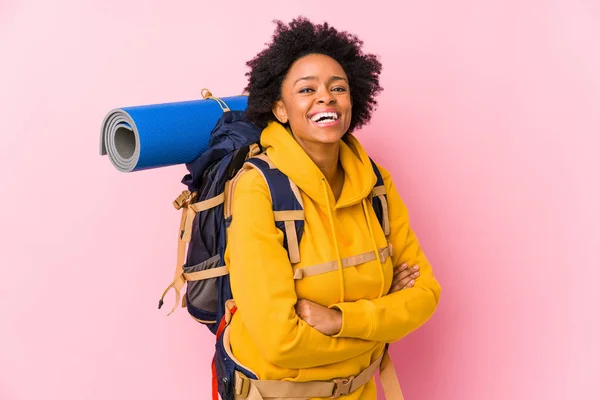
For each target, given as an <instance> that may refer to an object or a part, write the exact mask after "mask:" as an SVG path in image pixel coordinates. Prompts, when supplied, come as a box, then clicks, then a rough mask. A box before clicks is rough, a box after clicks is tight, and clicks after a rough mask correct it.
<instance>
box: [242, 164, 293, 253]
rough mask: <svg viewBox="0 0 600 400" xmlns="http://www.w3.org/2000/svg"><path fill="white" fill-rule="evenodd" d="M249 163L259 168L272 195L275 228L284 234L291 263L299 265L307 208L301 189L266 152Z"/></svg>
mask: <svg viewBox="0 0 600 400" xmlns="http://www.w3.org/2000/svg"><path fill="white" fill-rule="evenodd" d="M246 164H248V165H249V166H250V167H252V168H254V169H256V170H257V171H258V172H259V173H260V174H261V175H262V176H263V178H264V179H265V182H266V183H267V186H268V187H269V192H270V193H271V202H272V203H273V214H274V216H275V225H276V226H277V228H279V229H280V230H281V231H282V232H283V234H284V246H285V248H286V250H287V252H288V255H289V258H290V262H291V263H292V264H296V263H299V262H300V250H299V243H300V240H301V239H302V233H303V231H304V206H303V204H302V197H301V195H300V190H299V189H298V186H296V184H295V183H294V182H292V180H291V179H290V178H289V177H288V176H287V175H285V174H284V173H283V172H281V171H280V170H278V169H277V168H276V167H275V165H274V164H273V162H272V161H271V160H270V159H269V158H268V157H267V155H266V154H264V153H263V154H259V155H257V156H255V157H251V158H249V159H248V161H246Z"/></svg>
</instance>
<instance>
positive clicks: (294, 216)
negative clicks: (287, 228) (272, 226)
mask: <svg viewBox="0 0 600 400" xmlns="http://www.w3.org/2000/svg"><path fill="white" fill-rule="evenodd" d="M273 214H274V215H275V221H304V210H289V211H273Z"/></svg>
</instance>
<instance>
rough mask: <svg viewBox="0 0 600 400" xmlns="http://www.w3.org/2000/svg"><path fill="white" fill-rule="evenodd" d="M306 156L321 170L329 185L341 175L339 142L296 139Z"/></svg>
mask: <svg viewBox="0 0 600 400" xmlns="http://www.w3.org/2000/svg"><path fill="white" fill-rule="evenodd" d="M298 143H299V144H300V146H301V147H302V148H303V149H304V151H305V152H306V154H307V155H308V157H309V158H310V159H311V160H312V161H313V162H314V163H315V164H316V165H317V167H318V168H319V169H320V170H321V172H322V173H323V175H324V176H325V179H327V182H329V185H330V186H333V185H334V184H335V183H336V182H337V181H339V180H340V176H341V175H343V172H344V171H343V169H342V167H341V165H340V163H339V161H340V143H339V142H337V143H331V144H323V143H316V144H312V143H306V142H300V141H298Z"/></svg>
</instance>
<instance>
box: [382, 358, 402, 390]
mask: <svg viewBox="0 0 600 400" xmlns="http://www.w3.org/2000/svg"><path fill="white" fill-rule="evenodd" d="M379 380H380V381H381V387H382V388H383V393H384V394H385V398H386V400H404V395H403V394H402V389H401V388H400V382H398V375H396V369H395V368H394V364H393V363H392V359H391V358H390V355H389V353H388V352H387V350H386V351H385V352H384V353H383V360H382V361H381V370H380V371H379Z"/></svg>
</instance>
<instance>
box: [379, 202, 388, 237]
mask: <svg viewBox="0 0 600 400" xmlns="http://www.w3.org/2000/svg"><path fill="white" fill-rule="evenodd" d="M379 200H381V209H382V210H383V234H384V235H385V236H389V234H390V214H389V210H388V203H387V200H386V198H385V196H379Z"/></svg>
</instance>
